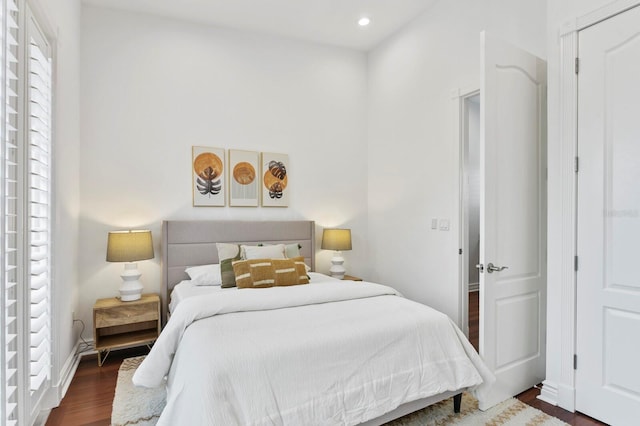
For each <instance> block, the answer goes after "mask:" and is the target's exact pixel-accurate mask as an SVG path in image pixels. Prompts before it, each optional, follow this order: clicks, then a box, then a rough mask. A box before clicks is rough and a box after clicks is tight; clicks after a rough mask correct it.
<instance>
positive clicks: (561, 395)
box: [558, 384, 576, 413]
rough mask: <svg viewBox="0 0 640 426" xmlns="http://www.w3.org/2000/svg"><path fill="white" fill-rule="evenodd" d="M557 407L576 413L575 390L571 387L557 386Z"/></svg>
mask: <svg viewBox="0 0 640 426" xmlns="http://www.w3.org/2000/svg"><path fill="white" fill-rule="evenodd" d="M558 405H559V406H560V407H561V408H564V409H565V410H567V411H571V412H572V413H575V411H576V388H574V387H573V386H566V385H562V384H561V385H558Z"/></svg>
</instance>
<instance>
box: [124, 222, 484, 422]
mask: <svg viewBox="0 0 640 426" xmlns="http://www.w3.org/2000/svg"><path fill="white" fill-rule="evenodd" d="M162 229H163V235H162V271H163V290H162V294H161V297H162V300H163V318H167V317H169V308H168V306H169V302H170V300H171V293H172V291H173V290H174V288H175V289H176V293H175V295H174V299H176V298H177V299H180V300H179V302H178V303H176V302H175V300H174V301H173V302H172V308H171V312H170V314H171V315H170V317H171V318H170V320H169V321H168V322H167V324H166V327H165V329H164V330H163V332H162V334H161V336H160V337H159V339H158V341H157V342H156V344H155V345H154V347H153V348H152V350H151V352H150V353H149V355H148V356H147V358H146V359H145V361H144V362H143V363H142V364H141V365H140V367H139V368H138V370H137V371H136V374H135V375H134V379H133V380H134V384H136V385H138V386H147V387H154V386H167V405H166V407H165V409H164V411H163V413H162V416H161V417H160V420H159V423H158V424H160V425H162V424H166V425H170V424H224V425H227V424H243V425H244V424H254V425H263V424H264V425H273V424H282V425H287V424H294V425H299V424H345V425H351V424H367V425H379V424H383V423H385V422H387V421H390V420H392V419H395V418H398V417H401V416H403V415H405V414H408V413H410V412H413V411H416V410H418V409H420V408H422V407H425V406H427V405H430V404H433V403H435V402H438V401H441V400H443V399H446V398H450V397H452V396H457V395H460V393H461V391H462V390H467V389H469V390H472V391H474V392H475V393H476V396H477V397H479V398H482V395H483V394H484V393H486V390H487V388H488V386H490V384H491V382H492V381H493V376H492V375H491V373H490V372H489V370H488V369H487V368H486V366H484V364H483V363H482V361H481V359H480V357H479V356H478V354H477V353H476V352H475V350H474V349H473V347H472V346H471V345H470V343H469V342H468V341H467V340H466V338H465V337H464V335H463V334H462V332H461V331H460V330H459V329H458V328H457V327H456V326H455V324H453V322H452V321H451V320H450V319H449V318H447V317H446V316H445V315H444V314H442V313H440V312H438V311H435V310H433V309H431V308H429V307H426V306H424V305H421V304H418V303H416V302H413V301H410V300H408V299H405V298H403V297H402V296H401V295H400V294H399V293H398V292H397V291H395V290H394V289H393V288H391V287H387V286H384V285H380V284H375V283H368V282H363V283H359V282H352V281H348V282H347V281H339V280H335V279H332V278H330V277H326V276H323V275H321V274H315V273H313V272H310V274H309V275H310V276H311V282H310V283H309V284H308V285H296V286H291V287H272V288H265V289H219V288H218V289H209V290H204V289H201V288H195V287H193V286H190V285H189V282H188V281H187V279H188V275H186V273H185V269H186V268H187V267H188V266H193V265H203V264H208V263H216V262H217V261H218V255H217V249H216V243H219V242H226V243H242V244H247V245H256V244H275V243H296V244H300V247H301V249H300V254H301V256H303V257H304V259H305V263H307V265H309V267H310V268H311V270H313V269H314V268H315V224H314V222H312V221H288V222H269V221H264V222H240V221H166V222H164V223H163V227H162ZM178 294H182V295H181V296H177V295H178ZM456 401H457V403H458V404H459V396H457V397H456Z"/></svg>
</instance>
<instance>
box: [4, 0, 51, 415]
mask: <svg viewBox="0 0 640 426" xmlns="http://www.w3.org/2000/svg"><path fill="white" fill-rule="evenodd" d="M1 5H2V7H1V10H0V13H1V31H0V37H1V46H2V48H1V50H0V52H1V55H2V56H1V66H0V83H1V84H0V99H1V101H2V102H0V135H2V138H1V139H0V153H1V156H2V157H1V161H0V178H1V180H2V185H0V206H1V207H0V215H1V216H0V220H1V222H2V226H0V240H1V241H2V244H1V245H0V257H1V259H2V268H0V275H1V281H2V283H3V287H4V288H3V292H2V297H1V300H0V305H1V306H0V308H2V312H3V313H4V315H2V316H1V319H0V321H1V323H0V325H1V330H2V335H1V343H2V352H1V354H0V357H1V359H0V362H1V363H0V365H2V368H1V369H0V375H1V376H0V377H1V379H2V386H1V387H0V396H1V397H2V398H1V403H0V410H1V417H0V424H1V425H5V424H6V425H15V424H32V423H33V421H34V420H35V418H36V416H37V415H38V412H39V406H40V401H41V400H42V397H43V396H44V394H45V392H46V390H47V389H48V388H49V386H50V381H49V379H50V372H51V327H50V318H51V315H50V311H51V296H50V291H51V279H50V277H51V271H50V269H51V245H50V241H51V207H50V205H51V118H52V113H51V109H52V103H51V98H52V71H51V69H52V68H51V66H52V65H51V49H50V45H49V43H48V41H47V38H46V37H45V36H44V34H43V32H42V31H41V29H40V27H39V25H38V23H37V21H36V19H35V18H34V16H33V14H32V13H31V11H30V9H29V7H28V6H27V5H26V4H25V3H24V2H23V1H22V0H5V1H2V3H1Z"/></svg>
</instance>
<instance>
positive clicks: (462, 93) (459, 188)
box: [451, 84, 480, 337]
mask: <svg viewBox="0 0 640 426" xmlns="http://www.w3.org/2000/svg"><path fill="white" fill-rule="evenodd" d="M479 94H480V84H474V85H470V86H466V87H463V88H457V89H453V90H452V91H451V99H452V101H453V110H454V115H453V116H454V120H453V122H454V141H458V143H457V144H454V146H456V149H454V155H455V163H454V164H457V165H458V180H457V182H456V188H455V191H456V192H457V193H458V197H457V198H456V206H455V208H454V211H457V212H458V226H457V233H458V235H456V236H454V240H455V241H456V242H457V244H458V250H459V251H458V269H457V273H458V292H459V293H458V294H460V300H459V301H458V312H459V314H458V326H459V327H460V329H461V330H462V331H463V333H464V334H465V336H467V337H469V283H468V282H467V281H466V280H465V276H466V275H467V273H468V271H467V268H468V265H469V250H468V248H469V247H468V246H469V233H468V231H469V230H468V226H467V217H468V215H469V212H468V209H467V198H468V192H469V191H468V188H467V186H468V185H467V183H466V181H465V179H464V177H465V166H464V160H465V145H466V137H465V135H466V125H467V113H466V109H465V105H466V102H467V101H468V100H469V99H470V98H472V97H474V96H476V95H479ZM460 251H462V253H461V252H460Z"/></svg>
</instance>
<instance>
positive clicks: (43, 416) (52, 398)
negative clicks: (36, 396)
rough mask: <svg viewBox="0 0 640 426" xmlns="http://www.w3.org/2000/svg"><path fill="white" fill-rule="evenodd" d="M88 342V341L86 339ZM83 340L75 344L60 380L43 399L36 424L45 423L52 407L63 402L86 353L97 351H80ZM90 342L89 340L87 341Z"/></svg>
mask: <svg viewBox="0 0 640 426" xmlns="http://www.w3.org/2000/svg"><path fill="white" fill-rule="evenodd" d="M85 342H86V341H85ZM85 342H83V341H82V340H78V341H77V342H76V344H75V345H74V346H73V350H72V351H71V353H70V354H69V356H68V357H67V359H66V361H65V362H64V364H63V366H62V369H61V370H60V380H59V381H58V383H57V384H52V385H51V387H50V388H49V390H48V391H47V393H46V395H45V396H44V398H43V401H42V410H41V411H40V413H39V414H38V417H37V419H36V423H35V424H36V425H40V424H44V423H46V421H47V418H48V417H49V413H50V412H51V409H53V408H55V407H57V406H59V405H60V402H62V398H64V396H65V395H66V394H67V390H69V386H70V385H71V381H72V380H73V377H74V376H75V374H76V370H77V369H78V365H80V360H81V358H82V357H83V356H84V355H89V354H90V353H91V352H93V353H95V351H93V350H92V351H90V352H89V351H87V352H83V353H79V350H80V346H81V345H84V343H85ZM86 343H89V342H86Z"/></svg>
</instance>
